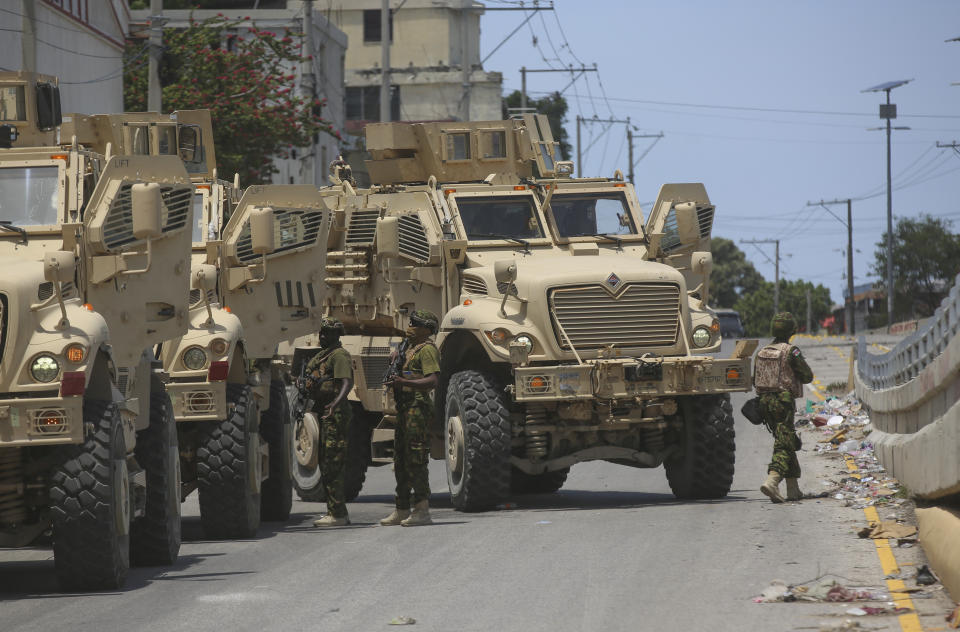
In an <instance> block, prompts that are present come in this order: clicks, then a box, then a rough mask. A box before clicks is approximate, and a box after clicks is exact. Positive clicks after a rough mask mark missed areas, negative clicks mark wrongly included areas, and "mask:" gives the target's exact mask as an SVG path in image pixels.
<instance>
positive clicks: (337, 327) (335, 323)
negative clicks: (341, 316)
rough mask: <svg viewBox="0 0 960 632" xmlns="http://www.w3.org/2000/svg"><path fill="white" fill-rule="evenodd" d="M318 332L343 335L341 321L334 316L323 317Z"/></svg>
mask: <svg viewBox="0 0 960 632" xmlns="http://www.w3.org/2000/svg"><path fill="white" fill-rule="evenodd" d="M320 332H321V333H324V332H326V333H330V334H333V335H335V336H342V335H343V323H341V322H340V321H339V320H337V319H336V318H324V319H323V320H322V321H320Z"/></svg>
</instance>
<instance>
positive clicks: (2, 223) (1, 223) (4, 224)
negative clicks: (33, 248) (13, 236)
mask: <svg viewBox="0 0 960 632" xmlns="http://www.w3.org/2000/svg"><path fill="white" fill-rule="evenodd" d="M0 228H3V229H4V230H9V231H10V232H13V233H20V236H21V237H23V243H27V231H26V230H24V229H22V228H20V227H19V226H14V225H13V223H12V220H9V219H0Z"/></svg>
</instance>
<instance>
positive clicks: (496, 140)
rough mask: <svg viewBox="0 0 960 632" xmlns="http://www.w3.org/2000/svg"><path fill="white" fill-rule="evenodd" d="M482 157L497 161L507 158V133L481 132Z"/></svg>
mask: <svg viewBox="0 0 960 632" xmlns="http://www.w3.org/2000/svg"><path fill="white" fill-rule="evenodd" d="M479 140H480V157H481V158H482V159H484V160H495V159H498V158H506V157H507V133H506V132H504V131H493V132H480V138H479Z"/></svg>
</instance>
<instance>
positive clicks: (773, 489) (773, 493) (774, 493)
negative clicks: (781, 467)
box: [760, 470, 783, 503]
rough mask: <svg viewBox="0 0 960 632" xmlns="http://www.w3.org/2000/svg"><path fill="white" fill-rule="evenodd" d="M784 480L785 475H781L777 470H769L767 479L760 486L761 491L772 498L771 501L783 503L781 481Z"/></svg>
mask: <svg viewBox="0 0 960 632" xmlns="http://www.w3.org/2000/svg"><path fill="white" fill-rule="evenodd" d="M782 480H783V477H782V476H780V474H778V473H777V472H774V471H773V470H770V471H769V472H767V480H766V481H765V482H764V483H763V485H761V486H760V491H762V492H763V493H764V494H766V496H767V498H769V499H770V502H774V503H782V502H783V496H781V495H780V490H779V489H778V488H779V487H780V481H782Z"/></svg>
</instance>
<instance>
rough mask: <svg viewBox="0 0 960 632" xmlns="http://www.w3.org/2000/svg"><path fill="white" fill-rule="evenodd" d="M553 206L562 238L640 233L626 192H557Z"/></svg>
mask: <svg viewBox="0 0 960 632" xmlns="http://www.w3.org/2000/svg"><path fill="white" fill-rule="evenodd" d="M550 209H551V210H552V211H553V217H554V219H556V221H557V230H558V231H559V233H560V236H561V237H591V236H597V235H635V234H636V233H637V231H636V229H635V228H634V226H633V220H632V219H631V218H630V213H629V212H628V211H627V200H626V198H625V197H624V195H623V194H622V193H613V192H611V193H576V194H573V193H556V194H554V196H553V197H552V198H550Z"/></svg>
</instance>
